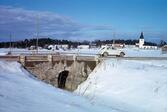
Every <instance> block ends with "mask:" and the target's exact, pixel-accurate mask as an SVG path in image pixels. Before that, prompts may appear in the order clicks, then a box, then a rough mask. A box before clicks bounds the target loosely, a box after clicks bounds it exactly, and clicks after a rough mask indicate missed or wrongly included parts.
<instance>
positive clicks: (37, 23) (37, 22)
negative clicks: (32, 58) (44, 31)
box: [36, 15, 39, 54]
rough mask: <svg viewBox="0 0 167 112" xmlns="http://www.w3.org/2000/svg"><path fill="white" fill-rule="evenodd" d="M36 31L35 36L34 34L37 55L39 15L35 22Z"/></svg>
mask: <svg viewBox="0 0 167 112" xmlns="http://www.w3.org/2000/svg"><path fill="white" fill-rule="evenodd" d="M36 31H37V34H36V38H37V40H36V51H37V54H38V36H39V15H37V20H36Z"/></svg>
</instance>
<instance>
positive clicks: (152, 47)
mask: <svg viewBox="0 0 167 112" xmlns="http://www.w3.org/2000/svg"><path fill="white" fill-rule="evenodd" d="M136 46H137V47H139V48H140V49H158V47H157V46H149V45H144V35H143V32H141V35H140V38H139V43H136Z"/></svg>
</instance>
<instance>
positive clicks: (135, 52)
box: [0, 48, 167, 57]
mask: <svg viewBox="0 0 167 112" xmlns="http://www.w3.org/2000/svg"><path fill="white" fill-rule="evenodd" d="M99 50H100V49H99V48H93V49H70V50H66V51H63V50H62V49H60V50H55V51H52V50H47V49H39V51H38V52H39V53H40V54H46V53H56V52H60V53H65V54H77V55H86V56H92V55H93V56H94V55H97V54H98V53H99ZM120 50H122V51H124V52H125V57H167V54H162V52H161V49H157V50H149V49H139V48H123V49H120ZM8 52H9V49H5V48H1V49H0V55H5V54H7V53H8ZM33 52H35V51H32V50H28V49H18V48H13V49H12V53H13V54H15V55H19V54H33Z"/></svg>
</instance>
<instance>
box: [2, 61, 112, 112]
mask: <svg viewBox="0 0 167 112" xmlns="http://www.w3.org/2000/svg"><path fill="white" fill-rule="evenodd" d="M110 110H111V109H110ZM103 111H104V112H108V111H109V110H106V109H105V108H103V107H102V106H99V105H93V104H91V103H90V102H89V101H88V100H87V99H85V98H83V97H80V96H76V95H73V94H72V93H69V92H66V91H62V90H59V89H56V88H54V87H52V86H49V85H47V84H45V83H43V82H41V81H38V80H37V79H34V78H33V77H32V76H31V75H30V74H29V73H28V72H26V71H25V70H24V69H23V68H21V65H20V64H18V63H17V62H2V61H0V112H103ZM113 112H115V111H113Z"/></svg>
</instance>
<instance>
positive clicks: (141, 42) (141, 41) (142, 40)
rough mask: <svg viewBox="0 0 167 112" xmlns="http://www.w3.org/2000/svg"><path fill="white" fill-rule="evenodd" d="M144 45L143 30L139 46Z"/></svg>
mask: <svg viewBox="0 0 167 112" xmlns="http://www.w3.org/2000/svg"><path fill="white" fill-rule="evenodd" d="M143 45H144V35H143V32H141V35H140V39H139V48H142V47H143Z"/></svg>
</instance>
